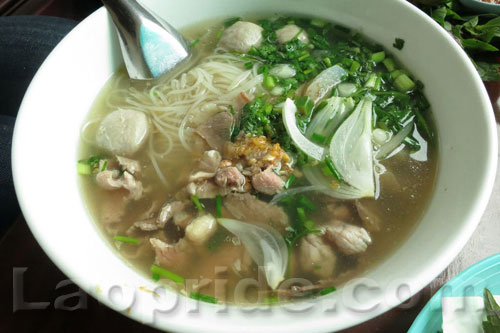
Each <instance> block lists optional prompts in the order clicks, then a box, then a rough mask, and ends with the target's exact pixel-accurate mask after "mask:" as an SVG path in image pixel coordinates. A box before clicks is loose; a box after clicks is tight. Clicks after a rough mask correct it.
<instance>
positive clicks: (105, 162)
mask: <svg viewBox="0 0 500 333" xmlns="http://www.w3.org/2000/svg"><path fill="white" fill-rule="evenodd" d="M107 166H108V160H105V161H104V163H103V164H102V168H101V172H103V171H105V170H106V167H107Z"/></svg>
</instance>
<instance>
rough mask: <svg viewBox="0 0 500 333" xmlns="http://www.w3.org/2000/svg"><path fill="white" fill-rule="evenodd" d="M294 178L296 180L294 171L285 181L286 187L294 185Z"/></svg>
mask: <svg viewBox="0 0 500 333" xmlns="http://www.w3.org/2000/svg"><path fill="white" fill-rule="evenodd" d="M294 180H295V175H294V174H293V173H292V174H291V175H290V177H288V179H287V180H286V182H285V189H287V190H288V189H289V188H290V186H292V184H293V181H294Z"/></svg>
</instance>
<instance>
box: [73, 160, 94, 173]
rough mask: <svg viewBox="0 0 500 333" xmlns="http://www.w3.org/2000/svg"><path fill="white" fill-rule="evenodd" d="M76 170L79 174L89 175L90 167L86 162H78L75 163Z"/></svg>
mask: <svg viewBox="0 0 500 333" xmlns="http://www.w3.org/2000/svg"><path fill="white" fill-rule="evenodd" d="M76 171H78V173H79V174H81V175H90V174H91V173H92V168H91V167H90V165H88V164H86V163H82V162H78V163H77V164H76Z"/></svg>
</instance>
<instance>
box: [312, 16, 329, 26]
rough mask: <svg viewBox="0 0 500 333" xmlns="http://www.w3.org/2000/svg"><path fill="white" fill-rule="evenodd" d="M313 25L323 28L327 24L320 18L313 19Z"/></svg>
mask: <svg viewBox="0 0 500 333" xmlns="http://www.w3.org/2000/svg"><path fill="white" fill-rule="evenodd" d="M311 25H313V26H315V27H318V28H323V27H324V26H325V25H326V22H325V21H323V20H321V19H318V18H313V19H312V20H311Z"/></svg>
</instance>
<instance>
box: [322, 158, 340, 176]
mask: <svg viewBox="0 0 500 333" xmlns="http://www.w3.org/2000/svg"><path fill="white" fill-rule="evenodd" d="M325 163H326V166H327V167H328V169H330V172H331V173H332V174H333V176H334V177H335V178H337V180H338V181H340V182H341V181H343V179H342V176H341V175H340V173H339V172H338V171H337V168H335V165H334V164H333V162H332V160H331V159H330V158H329V157H326V158H325Z"/></svg>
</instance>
